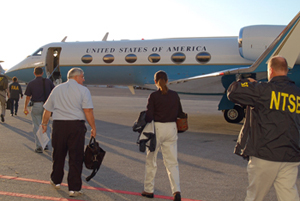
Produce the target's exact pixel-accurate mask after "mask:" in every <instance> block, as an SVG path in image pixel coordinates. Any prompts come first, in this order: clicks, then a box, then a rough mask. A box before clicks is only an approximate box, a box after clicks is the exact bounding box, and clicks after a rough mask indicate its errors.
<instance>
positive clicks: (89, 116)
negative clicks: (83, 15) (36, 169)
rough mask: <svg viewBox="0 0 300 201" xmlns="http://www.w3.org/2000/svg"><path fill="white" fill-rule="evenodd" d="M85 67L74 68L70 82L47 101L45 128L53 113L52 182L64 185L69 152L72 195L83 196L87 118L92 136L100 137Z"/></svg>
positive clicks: (56, 88)
mask: <svg viewBox="0 0 300 201" xmlns="http://www.w3.org/2000/svg"><path fill="white" fill-rule="evenodd" d="M83 74H84V73H83V70H82V69H80V68H72V69H71V70H69V72H68V81H67V82H65V83H62V84H60V85H58V86H56V87H55V88H54V89H53V91H52V92H51V94H50V96H49V97H48V100H47V101H46V103H45V104H44V108H45V111H44V115H43V120H42V127H43V130H44V132H45V131H46V129H47V124H48V121H49V118H50V116H51V112H53V115H52V118H53V129H52V147H53V154H52V156H53V167H52V168H53V169H52V173H51V181H50V182H51V184H52V185H53V186H54V187H55V188H56V189H58V188H60V184H61V182H62V180H63V176H64V164H65V157H66V155H67V153H68V154H69V174H68V187H69V196H71V197H74V196H79V195H82V192H81V191H80V190H81V186H82V180H81V173H82V167H83V160H84V142H85V133H86V131H87V129H86V126H85V119H86V120H87V122H88V123H89V125H90V126H91V128H92V129H91V136H93V137H96V125H95V119H94V113H93V103H92V98H91V93H90V91H89V90H88V89H87V88H86V87H84V86H83V85H82V84H83V82H84V75H83Z"/></svg>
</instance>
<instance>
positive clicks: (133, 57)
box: [125, 54, 137, 63]
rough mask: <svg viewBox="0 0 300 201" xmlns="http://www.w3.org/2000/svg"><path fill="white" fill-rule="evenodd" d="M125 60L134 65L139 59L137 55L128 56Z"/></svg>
mask: <svg viewBox="0 0 300 201" xmlns="http://www.w3.org/2000/svg"><path fill="white" fill-rule="evenodd" d="M125 60H126V61H127V62H128V63H134V62H135V61H136V60H137V57H136V55H135V54H128V55H127V56H126V57H125Z"/></svg>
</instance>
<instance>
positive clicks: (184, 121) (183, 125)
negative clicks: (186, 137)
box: [176, 113, 189, 133]
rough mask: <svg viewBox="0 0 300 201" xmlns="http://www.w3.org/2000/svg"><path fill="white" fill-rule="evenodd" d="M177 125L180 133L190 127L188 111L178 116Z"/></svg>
mask: <svg viewBox="0 0 300 201" xmlns="http://www.w3.org/2000/svg"><path fill="white" fill-rule="evenodd" d="M176 126H177V132H178V133H183V132H184V131H186V130H187V129H188V128H189V126H188V117H187V114H186V113H184V115H181V116H180V117H177V120H176Z"/></svg>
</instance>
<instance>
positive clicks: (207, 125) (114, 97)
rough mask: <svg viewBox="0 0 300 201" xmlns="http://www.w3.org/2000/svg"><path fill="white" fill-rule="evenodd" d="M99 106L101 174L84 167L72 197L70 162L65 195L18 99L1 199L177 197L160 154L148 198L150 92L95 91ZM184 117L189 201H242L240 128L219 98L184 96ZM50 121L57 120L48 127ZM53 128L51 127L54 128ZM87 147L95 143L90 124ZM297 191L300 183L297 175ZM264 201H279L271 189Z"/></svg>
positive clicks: (10, 120) (184, 186) (181, 146)
mask: <svg viewBox="0 0 300 201" xmlns="http://www.w3.org/2000/svg"><path fill="white" fill-rule="evenodd" d="M89 89H90V91H91V94H92V99H93V104H94V114H95V119H96V126H97V137H96V139H97V141H98V142H99V144H100V146H101V147H102V148H103V149H104V150H105V151H106V155H105V158H104V160H103V163H102V165H101V168H100V170H99V172H98V173H97V175H96V176H95V177H94V178H93V179H92V180H91V181H89V182H86V181H85V178H86V177H87V176H89V175H90V173H91V170H88V169H86V168H85V167H84V169H83V174H82V180H83V187H82V191H83V192H84V194H83V195H82V196H79V197H75V198H71V197H69V195H68V187H67V173H68V162H67V160H68V159H66V164H65V176H64V180H63V184H62V186H61V188H60V190H56V189H54V188H53V187H52V186H51V185H50V173H51V169H52V158H51V152H52V147H50V150H48V151H44V153H42V154H38V153H35V152H34V149H35V144H34V137H33V133H32V120H31V116H30V114H29V115H27V116H25V114H23V107H24V98H23V99H20V106H19V112H18V116H9V114H10V112H9V111H8V110H7V111H6V116H5V122H4V123H2V122H0V153H1V156H0V201H6V200H7V201H14V200H16V201H19V200H22V201H32V200H59V201H65V200H70V201H72V200H93V201H94V200H95V201H98V200H101V201H102V200H103V201H113V200H116V201H123V200H124V201H125V200H126V201H129V200H130V201H131V200H133V201H149V200H153V201H160V200H172V199H173V198H172V192H171V188H170V184H169V180H168V176H167V172H166V169H165V167H164V164H163V160H162V155H161V153H159V154H158V164H157V165H158V168H157V174H156V178H155V192H154V194H155V195H154V199H149V198H145V197H142V196H141V195H140V193H141V192H142V191H143V180H144V173H145V153H142V152H140V151H139V147H138V145H137V144H136V140H137V137H138V133H135V132H133V131H132V125H133V122H134V121H135V120H136V119H137V117H138V115H139V113H140V112H141V111H142V110H145V109H146V104H147V98H148V96H149V94H150V93H151V92H152V91H150V90H136V94H135V95H132V94H131V93H130V91H129V90H128V89H126V88H103V87H95V86H89ZM180 98H181V103H182V106H183V110H184V112H186V113H188V117H189V121H188V123H189V130H188V131H186V132H184V133H179V134H178V161H179V172H180V184H181V195H182V200H183V201H200V200H201V201H204V200H205V201H240V200H244V198H245V196H246V189H247V186H248V178H247V170H246V167H247V161H246V160H244V159H242V158H241V157H239V156H237V155H235V154H233V149H234V146H235V144H236V139H237V135H238V133H239V130H240V128H241V126H242V123H239V124H229V123H227V122H226V121H225V120H224V118H223V114H222V112H220V111H218V110H217V107H218V103H219V101H220V99H221V96H193V95H182V94H180ZM50 124H51V122H50ZM50 126H51V125H50ZM87 128H88V132H87V134H86V143H85V144H86V145H87V144H88V142H89V139H90V127H89V126H88V124H87ZM297 184H298V191H299V186H300V185H299V184H300V178H299V176H298V178H297ZM265 200H266V201H269V200H270V201H271V200H272V201H274V200H277V199H276V193H275V191H274V189H273V188H272V189H271V191H270V192H269V194H268V195H267V197H266V199H265Z"/></svg>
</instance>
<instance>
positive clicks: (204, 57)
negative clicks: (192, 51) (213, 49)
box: [196, 52, 211, 63]
mask: <svg viewBox="0 0 300 201" xmlns="http://www.w3.org/2000/svg"><path fill="white" fill-rule="evenodd" d="M210 59H211V55H210V54H209V53H208V52H200V53H199V54H197V56H196V60H197V61H198V62H200V63H207V62H209V60H210Z"/></svg>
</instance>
